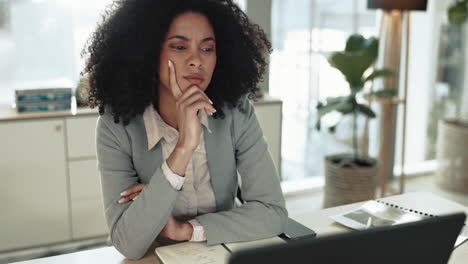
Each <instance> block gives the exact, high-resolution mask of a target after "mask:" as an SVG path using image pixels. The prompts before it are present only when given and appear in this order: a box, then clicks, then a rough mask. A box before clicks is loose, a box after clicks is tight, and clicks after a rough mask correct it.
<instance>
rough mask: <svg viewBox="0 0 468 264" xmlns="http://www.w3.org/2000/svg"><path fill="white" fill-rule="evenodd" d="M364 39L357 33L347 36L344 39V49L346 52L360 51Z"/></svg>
mask: <svg viewBox="0 0 468 264" xmlns="http://www.w3.org/2000/svg"><path fill="white" fill-rule="evenodd" d="M365 41H366V39H365V38H364V37H363V36H362V35H359V34H353V35H351V36H349V37H348V40H347V41H346V48H345V51H347V52H357V51H361V50H362V47H363V46H364V43H365Z"/></svg>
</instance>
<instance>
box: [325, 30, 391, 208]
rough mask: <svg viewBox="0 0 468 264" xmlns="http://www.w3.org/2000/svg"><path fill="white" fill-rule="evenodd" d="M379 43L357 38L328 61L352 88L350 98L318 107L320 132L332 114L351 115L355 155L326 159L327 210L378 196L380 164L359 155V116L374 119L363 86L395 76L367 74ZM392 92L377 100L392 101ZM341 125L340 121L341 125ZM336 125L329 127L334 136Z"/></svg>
mask: <svg viewBox="0 0 468 264" xmlns="http://www.w3.org/2000/svg"><path fill="white" fill-rule="evenodd" d="M377 55H378V40H377V39H376V38H374V37H371V38H368V39H365V38H364V37H363V36H361V35H358V34H355V35H352V36H350V37H349V38H348V40H347V42H346V48H345V50H344V51H339V52H334V53H332V54H331V55H330V56H329V57H328V61H329V63H330V65H331V66H332V67H334V68H336V69H337V70H339V71H340V72H341V73H342V74H343V75H344V77H345V79H346V81H347V82H348V84H349V88H350V90H349V94H348V95H345V96H339V97H334V98H327V99H326V101H325V102H319V103H318V104H317V113H318V120H317V124H316V128H317V129H319V130H320V129H321V119H322V118H323V117H324V116H325V115H327V114H329V113H331V112H335V111H336V112H339V113H341V114H342V117H343V116H347V115H351V116H352V118H353V122H352V123H353V125H352V127H353V128H352V142H353V143H352V145H353V153H351V154H348V153H346V154H336V155H330V156H327V157H325V190H324V194H325V197H324V207H332V206H337V205H341V204H347V203H353V202H358V201H363V200H369V199H373V198H374V196H375V186H376V175H377V160H376V159H374V158H370V157H365V156H362V155H360V154H359V148H358V124H357V122H358V116H359V115H363V116H365V117H367V118H375V116H376V114H375V113H374V111H373V110H372V109H371V108H370V107H369V106H368V105H367V104H365V103H362V102H359V100H358V98H359V95H360V94H361V93H362V92H363V89H364V85H365V84H366V83H367V82H370V81H372V80H374V79H376V78H379V77H384V76H389V75H392V74H393V73H392V72H391V71H389V70H387V69H380V70H375V69H374V70H373V71H372V72H370V73H368V69H369V68H371V67H372V66H373V64H374V62H375V61H376V59H377ZM395 94H396V93H395V91H394V90H393V89H387V90H381V91H379V92H378V93H377V94H374V95H378V96H384V97H393V96H395ZM338 123H339V121H338ZM336 125H337V124H334V125H332V126H330V127H329V131H331V132H334V130H335V128H336Z"/></svg>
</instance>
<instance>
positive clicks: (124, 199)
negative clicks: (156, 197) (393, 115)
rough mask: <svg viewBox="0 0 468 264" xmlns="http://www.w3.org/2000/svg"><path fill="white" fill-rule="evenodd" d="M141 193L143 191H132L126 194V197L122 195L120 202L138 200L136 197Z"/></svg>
mask: <svg viewBox="0 0 468 264" xmlns="http://www.w3.org/2000/svg"><path fill="white" fill-rule="evenodd" d="M140 193H141V192H136V193H132V194H130V195H127V196H124V197H122V198H121V199H120V200H119V201H118V202H119V203H120V204H123V203H127V202H129V201H131V200H133V201H134V200H136V198H137V197H138V195H140Z"/></svg>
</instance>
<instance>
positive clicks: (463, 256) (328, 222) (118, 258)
mask: <svg viewBox="0 0 468 264" xmlns="http://www.w3.org/2000/svg"><path fill="white" fill-rule="evenodd" d="M379 200H382V201H386V202H389V203H394V204H398V205H400V206H403V207H406V208H411V209H415V210H418V211H423V212H426V213H430V214H434V215H442V214H448V213H454V212H465V213H466V214H468V208H467V207H464V206H462V205H460V204H457V203H455V202H452V201H450V200H447V199H444V198H441V197H439V196H436V195H434V194H431V193H426V192H417V193H407V194H403V195H396V196H390V197H386V198H383V199H379ZM362 203H363V202H361V203H355V204H349V205H344V206H338V207H333V208H328V209H324V210H320V211H314V212H310V213H305V214H302V215H299V216H297V217H294V219H295V220H297V221H298V222H300V223H302V224H304V225H306V226H307V227H309V228H311V229H313V230H314V231H315V232H317V234H318V236H323V235H329V234H333V233H340V232H346V231H347V230H349V229H347V228H346V227H343V226H341V225H339V224H337V223H335V222H334V221H333V220H332V219H330V218H329V216H331V215H335V214H339V213H343V212H346V211H349V210H352V209H354V208H356V207H357V206H359V205H361V204H362ZM467 259H468V242H467V243H464V244H462V245H461V246H459V247H458V248H456V249H455V250H454V251H453V253H452V256H451V258H450V261H449V263H450V264H458V263H460V264H461V263H466V260H467ZM20 263H21V264H42V263H48V264H55V263H57V264H58V263H70V264H74V263H114V264H117V263H138V264H149V263H152V264H154V263H156V264H159V263H160V262H159V260H158V259H157V257H156V256H155V254H154V249H153V248H152V249H150V250H148V252H147V254H146V256H145V257H144V258H143V259H141V260H138V261H132V260H128V259H125V257H124V256H122V255H121V254H120V253H119V252H118V251H117V250H116V249H115V248H114V247H105V248H99V249H93V250H87V251H81V252H76V253H71V254H65V255H60V256H55V257H48V258H42V259H35V260H29V261H23V262H17V264H20Z"/></svg>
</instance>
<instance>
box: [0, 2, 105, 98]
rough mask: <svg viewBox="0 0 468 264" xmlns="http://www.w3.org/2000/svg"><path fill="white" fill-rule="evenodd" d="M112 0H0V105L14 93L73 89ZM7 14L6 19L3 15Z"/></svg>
mask: <svg viewBox="0 0 468 264" xmlns="http://www.w3.org/2000/svg"><path fill="white" fill-rule="evenodd" d="M110 2H111V1H110V0H80V1H73V0H23V1H7V0H0V3H1V4H0V25H2V23H3V25H5V24H9V26H10V30H9V32H1V31H0V33H1V34H0V57H1V58H2V59H1V60H0V76H1V78H0V103H2V104H5V103H7V104H11V103H13V101H14V90H15V89H19V88H38V87H41V86H48V85H52V86H56V85H64V84H65V85H72V86H75V85H76V83H77V81H78V78H79V73H80V71H81V68H82V65H83V62H82V59H81V57H80V52H81V49H82V47H83V46H84V44H85V42H86V40H87V38H88V36H89V34H90V33H91V32H92V30H93V29H94V27H95V25H96V22H97V21H98V20H99V17H100V13H101V12H102V11H103V10H104V7H105V6H106V4H108V3H110ZM4 14H8V15H7V16H5V15H4Z"/></svg>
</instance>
